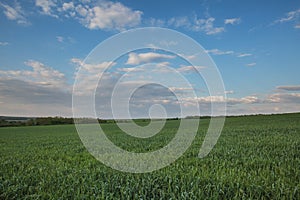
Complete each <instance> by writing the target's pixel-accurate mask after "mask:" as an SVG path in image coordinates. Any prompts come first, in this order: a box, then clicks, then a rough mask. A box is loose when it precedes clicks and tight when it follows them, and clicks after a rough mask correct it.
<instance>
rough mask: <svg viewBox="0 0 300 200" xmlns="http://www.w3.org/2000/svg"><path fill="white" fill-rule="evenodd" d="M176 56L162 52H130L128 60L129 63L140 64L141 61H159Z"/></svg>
mask: <svg viewBox="0 0 300 200" xmlns="http://www.w3.org/2000/svg"><path fill="white" fill-rule="evenodd" d="M172 58H175V56H172V55H167V54H160V53H153V52H149V53H140V54H137V53H133V52H132V53H130V54H129V57H128V60H127V62H126V64H127V65H138V64H140V63H147V62H158V61H161V60H165V59H172Z"/></svg>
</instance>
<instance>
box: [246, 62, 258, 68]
mask: <svg viewBox="0 0 300 200" xmlns="http://www.w3.org/2000/svg"><path fill="white" fill-rule="evenodd" d="M255 65H256V63H255V62H254V63H249V64H247V66H248V67H253V66H255Z"/></svg>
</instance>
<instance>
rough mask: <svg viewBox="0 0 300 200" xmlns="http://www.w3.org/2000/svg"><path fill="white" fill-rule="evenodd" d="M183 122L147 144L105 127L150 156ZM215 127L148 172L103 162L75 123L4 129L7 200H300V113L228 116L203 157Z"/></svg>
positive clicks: (2, 168)
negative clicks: (85, 142)
mask: <svg viewBox="0 0 300 200" xmlns="http://www.w3.org/2000/svg"><path fill="white" fill-rule="evenodd" d="M178 123H179V121H178V120H174V121H168V122H167V124H166V126H165V128H164V129H163V131H162V132H161V133H159V134H158V135H156V136H154V137H153V138H149V139H146V140H143V139H136V138H132V137H128V136H126V135H125V134H123V133H122V132H121V131H120V130H119V129H118V128H117V127H116V126H115V124H103V125H102V127H103V129H104V130H106V132H107V136H108V137H109V138H110V139H111V140H112V141H114V142H115V143H116V144H118V145H119V146H120V147H122V148H124V149H127V150H130V151H134V152H147V151H150V150H155V149H158V148H160V147H162V146H164V145H165V144H167V143H168V141H170V140H171V139H172V137H173V136H174V131H175V130H176V128H177V127H178ZM208 123H209V119H204V120H202V121H201V123H200V129H199V132H198V134H197V136H196V139H195V140H194V143H193V144H192V145H191V147H190V148H189V149H188V150H187V152H186V153H185V154H184V155H183V156H182V157H180V158H179V159H178V160H177V161H176V162H174V163H173V164H171V165H170V166H168V167H166V168H163V169H161V170H158V171H155V172H152V173H145V174H130V173H123V172H119V171H116V170H113V169H111V168H109V167H106V166H105V165H103V164H101V163H100V162H99V161H97V160H96V159H95V158H94V157H92V156H91V155H90V154H89V153H88V152H87V150H86V149H85V147H84V146H83V145H82V143H81V141H80V139H79V136H78V135H77V133H76V130H75V127H74V126H73V125H60V126H31V127H5V128H0V148H1V151H0V155H1V156H0V199H300V114H284V115H272V116H247V117H230V118H227V119H226V124H225V127H224V129H223V132H222V135H221V137H220V138H219V141H218V143H217V145H216V146H215V148H214V149H213V150H212V151H211V152H210V154H209V155H208V156H207V157H205V158H203V159H199V158H198V157H197V155H198V152H199V148H200V146H201V144H202V141H203V138H204V136H205V133H206V129H207V127H208Z"/></svg>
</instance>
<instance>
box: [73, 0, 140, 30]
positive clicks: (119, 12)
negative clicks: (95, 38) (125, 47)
mask: <svg viewBox="0 0 300 200" xmlns="http://www.w3.org/2000/svg"><path fill="white" fill-rule="evenodd" d="M76 8H77V9H76V11H77V12H78V13H79V14H80V15H81V16H82V17H81V18H80V19H81V23H82V24H83V25H84V26H85V27H87V28H89V29H108V30H119V31H120V30H124V29H126V28H130V27H135V26H137V25H139V24H140V23H141V17H142V12H141V11H133V10H131V9H130V8H128V7H126V6H124V5H123V4H121V3H119V2H116V3H114V2H101V3H100V4H99V5H98V6H94V7H91V8H89V7H88V8H83V7H76ZM85 10H86V11H85Z"/></svg>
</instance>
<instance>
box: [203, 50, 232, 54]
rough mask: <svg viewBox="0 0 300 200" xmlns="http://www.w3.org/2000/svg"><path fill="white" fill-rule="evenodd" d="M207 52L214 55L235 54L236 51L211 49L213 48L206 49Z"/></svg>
mask: <svg viewBox="0 0 300 200" xmlns="http://www.w3.org/2000/svg"><path fill="white" fill-rule="evenodd" d="M205 52H206V53H209V54H212V55H230V54H234V51H222V50H219V49H211V50H206V51H205Z"/></svg>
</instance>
